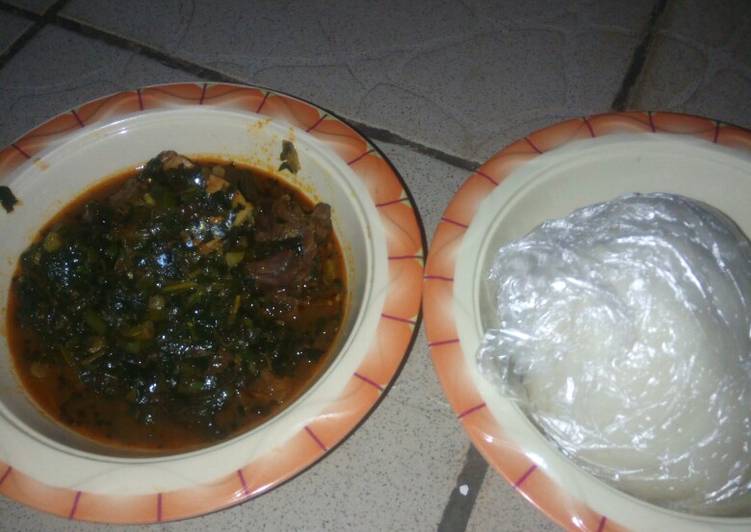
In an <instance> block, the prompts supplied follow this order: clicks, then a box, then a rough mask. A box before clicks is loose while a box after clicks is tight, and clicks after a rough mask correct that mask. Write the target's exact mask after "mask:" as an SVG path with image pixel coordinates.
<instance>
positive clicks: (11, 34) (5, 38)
mask: <svg viewBox="0 0 751 532" xmlns="http://www.w3.org/2000/svg"><path fill="white" fill-rule="evenodd" d="M31 24H32V22H30V21H28V20H26V19H25V18H23V17H17V16H16V15H12V14H10V13H2V12H0V54H1V53H3V52H4V51H5V50H7V48H8V46H10V45H11V44H13V41H15V40H16V39H17V38H18V37H20V36H21V34H22V33H23V32H24V31H26V30H27V29H28V27H29V26H31Z"/></svg>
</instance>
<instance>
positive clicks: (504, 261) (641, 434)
mask: <svg viewBox="0 0 751 532" xmlns="http://www.w3.org/2000/svg"><path fill="white" fill-rule="evenodd" d="M489 284H490V286H491V287H492V289H493V290H495V292H494V295H495V306H496V309H497V313H498V314H497V316H496V317H497V325H498V326H497V328H494V329H492V330H489V331H487V333H486V336H485V338H484V340H483V343H482V346H481V349H480V350H479V351H478V355H477V357H478V364H479V366H480V369H481V371H482V372H483V374H484V375H485V376H486V377H487V378H488V379H489V380H490V381H491V382H492V383H494V385H495V386H496V387H497V389H498V390H499V392H500V393H501V394H503V395H504V396H506V397H509V398H512V399H514V400H516V401H518V403H519V405H520V406H521V407H522V409H523V410H524V411H525V412H526V413H527V415H528V416H529V417H530V418H531V419H532V421H533V422H534V423H535V424H536V425H537V426H538V427H539V428H540V429H541V431H542V432H543V433H544V434H545V435H546V436H547V437H548V438H549V439H550V440H552V441H553V442H554V443H555V444H556V445H557V446H558V447H559V448H560V449H561V451H563V453H564V454H566V455H568V456H569V457H570V458H572V459H573V460H574V461H575V462H576V463H577V464H578V465H579V466H581V467H583V468H584V469H586V470H587V471H589V472H590V473H592V474H594V475H595V476H597V477H599V478H600V479H603V480H605V481H607V482H609V483H610V484H612V485H614V486H615V487H617V488H619V489H621V490H623V491H625V492H627V493H630V494H632V495H634V496H636V497H639V498H641V499H644V500H647V501H650V502H652V503H655V504H658V505H661V506H664V507H668V508H672V509H675V510H679V511H685V512H689V513H697V514H704V515H751V246H750V244H749V241H748V239H747V238H746V237H745V236H744V235H743V234H742V233H741V231H740V230H739V229H738V228H737V226H735V224H733V223H732V221H731V220H730V219H729V218H727V217H726V216H725V215H723V214H722V213H720V212H719V211H716V210H715V209H713V208H711V207H709V206H706V205H704V204H701V203H699V202H696V201H693V200H689V199H687V198H684V197H681V196H675V195H668V194H647V195H627V196H622V197H621V198H618V199H616V200H613V201H610V202H606V203H602V204H597V205H593V206H589V207H585V208H583V209H579V210H577V211H575V212H573V213H571V214H570V215H568V216H567V217H565V218H562V219H559V220H554V221H549V222H546V223H544V224H542V225H540V226H539V227H537V228H536V229H534V230H533V231H532V232H531V233H529V234H528V235H527V236H525V237H524V238H522V239H520V240H516V241H514V242H511V243H509V244H507V245H505V246H503V247H502V248H501V249H500V250H498V252H497V255H496V257H495V259H494V261H493V264H492V267H491V269H490V273H489ZM491 297H492V296H491Z"/></svg>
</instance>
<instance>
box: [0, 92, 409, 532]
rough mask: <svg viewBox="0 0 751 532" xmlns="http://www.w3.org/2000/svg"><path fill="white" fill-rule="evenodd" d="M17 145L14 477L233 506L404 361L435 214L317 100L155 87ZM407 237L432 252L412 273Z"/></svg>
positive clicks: (8, 488)
mask: <svg viewBox="0 0 751 532" xmlns="http://www.w3.org/2000/svg"><path fill="white" fill-rule="evenodd" d="M1 155H2V165H3V166H2V174H1V176H2V177H0V179H1V181H0V184H1V185H2V186H3V187H5V188H4V191H3V192H4V196H5V197H6V198H9V199H8V201H7V202H5V203H7V207H8V209H5V210H4V211H3V212H2V213H1V214H0V217H1V218H2V221H0V223H1V224H2V227H3V239H2V242H0V255H1V256H2V259H3V260H2V261H0V264H2V266H0V279H2V286H0V299H1V300H2V302H3V303H2V308H3V318H4V331H5V334H4V335H3V337H2V342H0V364H2V372H0V373H1V376H0V414H1V416H0V423H2V425H3V427H2V430H3V434H4V438H3V446H2V450H1V451H0V461H2V463H3V464H5V466H4V472H5V473H6V474H7V477H4V478H5V481H4V482H3V483H2V485H0V491H3V493H5V494H6V495H8V496H10V497H13V498H16V499H17V500H20V501H21V502H25V503H27V504H31V505H32V506H36V507H39V508H41V509H44V510H47V511H52V512H53V513H58V514H64V515H71V516H73V517H74V518H79V519H88V520H97V521H110V522H149V521H157V520H164V519H173V518H180V517H186V516H189V515H196V514H198V513H202V512H206V511H211V510H215V509H217V508H221V507H223V506H227V505H229V504H233V503H235V502H238V501H241V500H244V499H246V498H248V497H250V496H253V495H257V494H259V493H262V492H264V491H266V490H268V489H269V488H271V487H273V486H274V485H276V484H278V483H279V482H281V481H283V480H286V479H287V478H289V477H291V476H293V475H294V474H296V473H297V472H299V471H300V470H302V469H303V468H305V467H307V466H308V465H310V464H312V463H313V462H315V461H316V460H317V459H319V458H320V457H321V456H323V455H325V454H326V452H328V450H329V449H331V448H332V447H333V446H335V445H336V444H337V443H338V442H339V441H341V439H343V438H344V437H345V436H346V435H347V434H348V433H349V432H350V431H351V430H352V429H353V428H354V427H355V426H356V425H357V424H358V423H359V422H360V420H361V419H362V418H363V417H364V416H365V415H366V414H367V412H368V411H369V410H370V409H371V408H372V407H373V405H374V404H375V403H376V402H377V400H378V399H379V397H380V395H381V393H382V392H383V390H384V389H385V388H386V387H387V386H388V385H389V383H390V380H391V378H392V377H393V376H394V374H395V373H396V371H397V369H398V367H399V365H400V362H401V359H402V357H403V356H404V354H405V353H406V350H407V348H408V345H409V342H410V339H411V336H412V334H413V331H414V319H415V317H416V316H415V314H416V312H417V310H416V309H417V308H418V307H419V290H417V291H415V290H411V291H408V292H407V297H406V298H405V299H403V300H401V299H400V300H399V301H396V300H395V298H394V297H393V296H392V291H394V290H399V287H400V286H401V284H402V283H405V282H406V283H409V282H410V279H411V277H410V276H412V277H414V276H417V278H418V279H419V276H420V272H421V265H420V262H419V257H420V255H421V252H420V250H421V248H422V240H421V236H420V231H419V229H418V222H417V217H416V215H415V211H414V210H413V209H412V206H411V204H410V203H409V201H408V200H407V201H406V202H405V201H404V200H403V198H404V197H405V192H404V189H403V186H402V184H401V181H400V180H399V178H398V177H397V176H396V174H395V173H394V172H393V170H392V169H391V167H390V165H389V164H388V163H387V162H386V161H385V160H384V159H383V158H382V157H381V156H380V154H378V153H377V152H376V151H375V150H374V149H373V148H372V146H370V145H369V144H368V143H367V141H365V140H364V139H363V138H362V137H361V136H360V135H359V134H357V133H356V132H354V131H353V130H351V129H350V128H349V127H348V126H346V125H345V124H343V123H342V122H340V121H338V120H337V119H335V118H332V117H330V116H328V115H327V114H326V113H325V112H323V111H321V110H319V109H318V108H316V107H315V106H313V105H311V104H308V103H306V102H302V101H299V100H296V99H294V98H292V97H288V96H285V95H281V94H277V93H273V92H269V91H265V90H260V89H255V88H250V87H240V86H233V85H221V84H217V85H206V84H203V85H194V84H181V85H168V86H159V87H149V88H145V89H140V90H137V91H131V92H128V93H121V94H118V95H113V96H109V97H105V98H102V99H100V100H97V101H95V102H91V103H89V104H86V105H83V106H81V107H80V108H77V109H76V110H74V111H71V112H70V113H66V114H64V115H60V116H59V117H57V118H55V119H53V120H51V121H50V122H48V123H47V124H45V125H43V126H41V127H40V128H38V129H37V130H34V131H32V132H30V133H29V134H27V135H26V136H24V137H23V138H21V139H19V140H18V141H16V143H14V144H13V145H12V146H10V147H8V148H7V149H6V150H4V151H3V152H1ZM391 201H393V202H394V203H393V205H394V206H395V207H396V209H391V210H389V209H390V206H391V205H392V204H391V203H390V202H391ZM5 203H4V204H5ZM382 203H387V205H386V207H385V208H384V207H381V206H380V205H381V204H382ZM405 207H406V208H405ZM395 227H396V228H406V231H403V230H394V228H395ZM392 251H397V253H392ZM405 252H406V253H405ZM390 255H401V256H404V255H411V256H414V257H415V260H412V261H406V262H405V263H404V265H401V264H400V265H399V268H398V271H399V272H401V273H402V275H400V276H395V275H394V268H392V267H391V265H390V264H389V262H390V261H389V256H390ZM417 284H419V283H417ZM383 314H386V315H388V316H392V317H393V318H394V319H392V320H390V321H386V318H384V317H383ZM377 332H380V333H381V334H385V335H386V336H388V338H389V340H387V341H386V342H385V344H379V345H374V344H375V342H374V338H375V336H376V333H377ZM384 351H388V353H386V352H384ZM332 420H333V421H332ZM0 474H3V473H2V472H0ZM196 498H199V499H200V502H199V503H196V502H195V500H194V499H196Z"/></svg>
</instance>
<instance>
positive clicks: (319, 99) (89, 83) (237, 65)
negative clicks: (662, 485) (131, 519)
mask: <svg viewBox="0 0 751 532" xmlns="http://www.w3.org/2000/svg"><path fill="white" fill-rule="evenodd" d="M50 8H51V11H45V10H47V9H50ZM19 39H20V40H19ZM175 80H230V81H232V80H234V81H245V82H248V83H252V84H258V85H263V86H268V87H273V88H275V89H278V90H281V91H285V92H290V93H292V94H295V95H298V96H301V97H304V98H308V99H310V100H312V101H314V102H316V103H318V104H320V105H321V106H323V107H327V108H329V109H331V110H333V111H334V112H336V113H338V114H339V115H340V116H343V117H344V118H346V119H348V120H350V121H352V122H353V123H355V124H356V125H357V126H358V127H360V128H361V130H362V131H364V132H365V133H366V134H369V135H370V137H371V138H372V140H373V141H374V142H375V143H376V144H378V146H379V147H380V148H381V149H382V150H383V151H384V152H385V153H386V155H387V156H388V157H389V158H390V159H391V161H392V162H393V164H394V165H395V166H396V168H397V169H398V170H399V172H400V173H401V175H402V176H403V178H404V179H405V181H406V182H407V184H408V186H409V187H410V189H411V191H412V192H413V194H414V197H415V199H416V201H417V204H418V207H419V209H420V212H421V215H422V217H423V221H424V225H425V229H426V232H427V234H428V238H430V236H431V235H432V232H433V230H434V228H435V226H436V224H437V221H438V219H439V217H440V215H441V212H442V210H443V207H444V206H445V204H446V202H447V201H448V199H449V198H450V197H451V195H452V194H453V193H454V191H455V190H456V188H457V187H458V186H459V184H460V183H461V182H462V181H463V179H464V178H465V177H466V176H467V169H469V168H472V167H474V166H476V165H477V164H478V163H480V162H482V161H483V160H485V159H486V158H487V157H488V156H490V155H491V154H492V153H494V152H495V151H496V150H498V149H499V148H501V147H503V146H504V145H505V144H507V143H508V142H510V141H512V140H514V139H515V138H517V137H519V136H522V135H525V134H526V133H528V132H530V131H531V130H534V129H535V128H537V127H540V126H543V125H546V124H548V123H551V122H554V121H557V120H559V119H563V118H568V117H573V116H581V115H585V114H589V113H595V112H601V111H606V110H608V109H610V108H611V107H612V106H613V105H614V103H615V105H616V106H617V107H619V108H640V109H664V110H676V111H682V112H689V113H698V114H704V115H707V116H710V117H713V118H717V119H720V120H723V121H728V122H733V123H736V124H738V125H741V126H745V127H749V126H751V7H749V4H748V2H747V1H746V0H735V1H733V0H728V1H725V2H709V1H702V0H638V1H630V2H625V1H621V0H597V1H595V0H589V1H577V2H560V1H557V0H550V1H543V0H532V1H527V2H518V1H517V2H513V1H508V0H505V1H497V2H492V1H490V0H463V1H457V0H440V1H439V0H437V1H427V0H425V1H413V2H400V1H399V0H392V1H384V2H369V1H366V0H353V1H349V2H340V3H339V5H338V6H337V7H336V8H335V7H333V5H332V4H331V3H324V2H305V1H286V2H259V3H257V5H255V6H254V5H252V4H251V3H249V2H242V1H239V0H235V1H228V2H223V3H222V7H221V8H218V7H217V4H215V3H209V2H199V1H197V0H196V1H190V0H184V1H180V0H168V1H163V2H150V1H148V0H138V1H133V2H120V1H117V0H102V1H101V2H97V3H96V4H94V3H93V2H89V1H88V0H70V1H62V2H54V1H53V0H0V146H2V145H5V144H7V143H9V142H11V141H13V140H14V139H15V138H16V137H17V136H19V135H20V134H22V133H23V132H24V131H25V130H27V129H29V128H31V127H32V126H33V125H35V124H37V123H39V122H41V121H43V120H45V119H46V118H49V117H50V116H52V115H54V114H56V113H58V112H61V111H64V110H66V109H68V108H70V107H71V106H73V105H74V104H77V103H80V102H82V101H85V100H87V99H90V98H93V97H96V96H99V95H103V94H106V93H109V92H114V91H117V90H120V89H125V88H133V87H138V86H142V85H148V84H153V83H163V82H168V81H175ZM0 438H1V436H0ZM469 449H470V446H469V442H468V439H467V438H466V437H465V435H464V434H463V432H462V431H461V429H460V426H459V423H458V422H457V421H456V419H455V418H454V416H453V414H452V412H451V409H450V408H449V406H448V404H447V403H446V401H445V400H444V398H443V395H442V393H441V389H440V387H439V385H438V382H437V380H436V378H435V377H434V373H433V370H432V367H431V364H430V361H429V356H428V350H427V345H426V341H425V338H424V335H423V334H422V333H420V335H419V336H418V339H417V342H416V343H415V346H414V349H413V351H412V353H411V355H410V357H409V360H408V362H407V364H406V366H405V368H404V369H403V371H402V373H401V375H400V376H399V378H398V380H397V381H396V384H395V385H394V387H393V388H392V389H391V391H390V392H389V394H388V396H387V397H386V399H385V400H384V401H383V402H382V404H381V405H380V406H379V407H378V408H377V409H376V411H375V412H374V413H373V414H372V416H371V417H370V418H369V419H368V420H367V421H366V422H365V424H364V425H363V426H362V427H361V428H360V429H359V430H358V431H357V432H356V433H355V434H354V435H353V436H352V437H351V438H349V439H348V440H347V441H346V442H345V443H344V444H343V445H342V446H341V447H340V448H338V449H336V450H335V451H334V452H333V453H331V455H330V456H328V457H327V458H326V459H325V460H323V461H322V462H321V463H320V464H318V465H316V466H315V467H313V468H311V469H310V470H308V471H307V472H305V473H304V474H302V475H301V476H299V477H298V478H296V479H295V480H294V481H292V482H289V483H287V484H285V485H283V486H282V487H280V488H279V489H276V490H274V491H273V492H271V493H269V494H267V495H264V496H262V497H260V498H258V499H256V500H253V501H250V502H248V503H246V504H243V505H240V506H238V507H235V508H232V509H229V510H226V511H222V512H219V513H215V514H212V515H209V516H205V517H201V518H198V519H193V520H189V521H186V522H182V523H178V524H166V525H158V526H153V527H144V528H145V529H147V530H158V529H168V530H177V529H180V530H206V529H216V530H230V529H233V530H234V529H249V528H253V529H264V530H265V529H268V530H280V529H281V530H287V529H306V530H320V529H326V530H329V529H330V530H342V529H358V530H360V529H363V530H433V529H435V528H437V527H439V528H441V527H442V528H443V529H446V530H461V529H463V528H467V529H470V530H552V529H554V528H555V527H554V526H553V525H552V524H550V523H549V522H548V521H547V520H546V518H545V517H544V516H542V515H541V514H540V513H538V512H537V511H536V510H535V509H534V508H533V507H532V506H531V505H529V504H528V503H526V501H524V500H523V499H522V498H521V497H520V496H519V494H517V493H516V492H515V491H514V490H513V488H511V487H509V486H508V485H507V484H506V483H505V481H503V480H502V479H501V478H500V477H499V476H498V475H497V474H496V473H494V472H493V471H492V470H491V471H487V472H486V469H487V468H486V467H485V466H484V464H483V463H482V461H481V459H479V458H478V456H477V455H476V454H474V453H472V452H469V454H468V451H469ZM478 460H479V462H478ZM478 464H479V466H478ZM465 485H466V490H465V489H464V488H462V490H461V492H460V491H459V486H465ZM462 492H466V495H462V494H461V493H462ZM457 493H459V495H457ZM291 507H293V510H291V509H290V508H291ZM94 528H95V527H94V526H91V525H86V524H81V523H71V522H67V521H65V520H62V519H58V518H55V517H50V516H47V515H42V514H39V513H37V512H35V511H33V510H29V509H27V508H24V507H21V506H19V505H17V504H16V503H13V502H11V501H9V500H7V499H0V530H19V531H20V530H24V531H25V530H41V529H46V530H91V529H94ZM127 530H133V528H128V529H127Z"/></svg>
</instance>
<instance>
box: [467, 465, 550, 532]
mask: <svg viewBox="0 0 751 532" xmlns="http://www.w3.org/2000/svg"><path fill="white" fill-rule="evenodd" d="M490 530H494V531H497V530H503V531H507V532H526V531H529V530H535V531H538V532H553V531H556V530H560V528H559V527H558V526H557V525H555V524H553V522H552V521H550V520H549V519H548V518H547V517H546V516H545V515H544V514H543V513H542V512H540V511H539V510H537V509H536V508H534V507H533V506H532V505H531V504H530V503H529V502H527V500H526V499H525V498H524V497H522V495H521V494H520V493H518V492H517V491H516V490H515V489H514V488H513V487H511V486H510V485H509V483H508V482H506V481H505V480H504V479H503V477H501V476H500V475H499V474H498V473H496V472H495V471H494V470H492V469H491V470H490V471H488V474H487V475H485V481H484V482H483V484H482V488H481V489H480V494H479V495H478V496H477V501H476V502H475V509H474V511H473V512H472V515H471V517H470V518H469V523H467V531H468V532H485V531H490Z"/></svg>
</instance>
